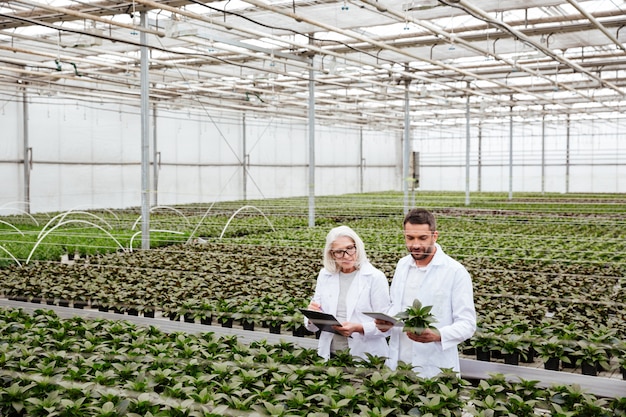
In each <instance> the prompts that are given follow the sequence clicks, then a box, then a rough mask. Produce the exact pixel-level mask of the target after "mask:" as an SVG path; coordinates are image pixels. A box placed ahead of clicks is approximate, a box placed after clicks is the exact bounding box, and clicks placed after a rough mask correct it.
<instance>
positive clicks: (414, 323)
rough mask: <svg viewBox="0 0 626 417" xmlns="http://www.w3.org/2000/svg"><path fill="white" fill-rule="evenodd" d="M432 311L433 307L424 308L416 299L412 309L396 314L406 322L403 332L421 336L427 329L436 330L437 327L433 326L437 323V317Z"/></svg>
mask: <svg viewBox="0 0 626 417" xmlns="http://www.w3.org/2000/svg"><path fill="white" fill-rule="evenodd" d="M432 309H433V306H423V305H422V302H421V301H420V300H418V299H417V298H416V299H415V300H413V304H412V305H411V306H410V307H408V308H407V309H406V310H404V311H402V312H400V313H398V314H396V316H395V317H396V318H397V319H398V320H402V321H403V322H404V329H403V331H405V332H410V333H416V334H420V333H422V332H423V331H424V330H426V329H432V330H436V327H435V326H433V325H432V323H434V322H435V321H436V318H435V316H433V315H432V313H431V312H430V311H431V310H432Z"/></svg>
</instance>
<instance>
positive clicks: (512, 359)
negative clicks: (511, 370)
mask: <svg viewBox="0 0 626 417" xmlns="http://www.w3.org/2000/svg"><path fill="white" fill-rule="evenodd" d="M503 357H504V363H505V364H507V365H519V353H505V354H504V355H503Z"/></svg>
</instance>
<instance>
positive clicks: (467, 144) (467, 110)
mask: <svg viewBox="0 0 626 417" xmlns="http://www.w3.org/2000/svg"><path fill="white" fill-rule="evenodd" d="M469 88H470V83H467V89H468V90H469ZM470 145H471V143H470V95H469V94H468V95H467V100H466V102H465V205H466V206H469V205H470Z"/></svg>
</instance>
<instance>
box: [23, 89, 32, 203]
mask: <svg viewBox="0 0 626 417" xmlns="http://www.w3.org/2000/svg"><path fill="white" fill-rule="evenodd" d="M22 117H23V120H22V126H23V133H22V143H23V145H24V205H25V207H24V211H25V212H27V213H30V168H31V153H32V148H31V147H30V137H29V135H30V134H29V131H28V94H27V92H26V87H24V90H22Z"/></svg>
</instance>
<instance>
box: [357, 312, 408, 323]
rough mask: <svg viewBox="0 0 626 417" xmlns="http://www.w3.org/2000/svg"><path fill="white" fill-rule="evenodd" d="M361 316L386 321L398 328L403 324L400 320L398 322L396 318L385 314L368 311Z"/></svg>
mask: <svg viewBox="0 0 626 417" xmlns="http://www.w3.org/2000/svg"><path fill="white" fill-rule="evenodd" d="M363 314H365V315H366V316H368V317H371V318H373V319H377V320H384V321H388V322H390V323H393V325H394V326H399V327H402V326H404V322H403V321H402V320H398V319H397V318H395V317H393V316H390V315H388V314H385V313H377V312H373V311H368V312H363Z"/></svg>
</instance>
